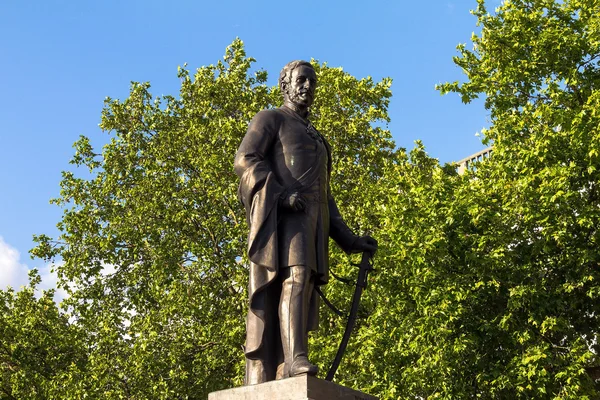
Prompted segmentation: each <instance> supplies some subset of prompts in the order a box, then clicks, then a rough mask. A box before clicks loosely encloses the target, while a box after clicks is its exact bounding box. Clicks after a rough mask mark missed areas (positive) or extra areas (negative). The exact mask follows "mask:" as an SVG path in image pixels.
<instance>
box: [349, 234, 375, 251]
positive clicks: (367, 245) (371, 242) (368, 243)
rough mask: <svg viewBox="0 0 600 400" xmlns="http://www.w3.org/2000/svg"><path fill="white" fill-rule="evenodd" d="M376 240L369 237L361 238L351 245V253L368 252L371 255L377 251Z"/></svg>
mask: <svg viewBox="0 0 600 400" xmlns="http://www.w3.org/2000/svg"><path fill="white" fill-rule="evenodd" d="M377 246H378V245H377V240H375V239H374V238H372V237H371V236H361V237H359V238H358V239H356V240H355V241H354V243H353V244H352V250H351V252H352V253H363V252H365V251H367V252H370V253H371V254H372V255H373V254H375V252H376V251H377Z"/></svg>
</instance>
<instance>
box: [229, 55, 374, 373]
mask: <svg viewBox="0 0 600 400" xmlns="http://www.w3.org/2000/svg"><path fill="white" fill-rule="evenodd" d="M279 86H280V88H281V92H282V93H283V98H284V104H283V106H282V107H280V108H277V109H270V110H263V111H261V112H259V113H258V114H257V115H256V116H255V117H254V118H253V119H252V121H251V122H250V125H249V126H248V131H247V133H246V136H245V137H244V139H243V141H242V143H241V145H240V147H239V149H238V152H237V154H236V156H235V172H236V173H237V175H238V176H239V177H240V187H239V196H240V200H241V201H242V203H243V204H244V207H245V208H246V217H247V219H248V225H249V227H250V232H249V235H248V257H249V259H250V283H249V297H250V304H249V306H250V309H249V311H248V316H247V319H246V348H245V353H246V384H247V385H253V384H257V383H262V382H266V381H270V380H273V379H282V378H287V377H291V376H297V375H301V374H309V375H316V374H317V367H316V366H315V365H313V364H311V363H310V362H309V361H308V344H307V342H308V332H309V331H311V330H315V329H317V325H318V308H319V298H318V295H317V292H316V290H315V286H318V285H324V284H326V283H327V282H328V280H329V274H328V270H329V265H328V264H329V262H328V245H329V237H331V238H333V239H334V240H335V241H336V243H337V244H338V245H339V246H340V247H341V248H342V249H343V250H344V251H346V252H348V253H350V252H363V251H370V252H374V251H375V250H376V249H377V242H376V241H375V240H374V239H373V238H371V237H369V236H362V237H359V236H356V235H354V233H352V231H351V230H350V229H349V228H348V226H347V225H346V224H345V223H344V221H343V219H342V217H341V215H340V212H339V210H338V207H337V206H336V204H335V200H334V198H333V196H332V195H331V192H330V189H329V178H330V173H331V149H330V146H329V144H328V143H327V141H326V140H325V138H324V137H323V136H322V135H321V134H320V133H319V132H318V131H317V130H316V129H315V127H314V126H313V125H312V124H311V123H310V121H309V120H308V109H309V107H310V105H311V104H312V102H313V98H314V93H315V88H316V86H317V76H316V73H315V70H314V68H313V67H312V66H311V64H310V63H308V62H306V61H292V62H290V63H288V64H287V65H286V66H285V67H284V68H283V69H282V71H281V74H280V76H279Z"/></svg>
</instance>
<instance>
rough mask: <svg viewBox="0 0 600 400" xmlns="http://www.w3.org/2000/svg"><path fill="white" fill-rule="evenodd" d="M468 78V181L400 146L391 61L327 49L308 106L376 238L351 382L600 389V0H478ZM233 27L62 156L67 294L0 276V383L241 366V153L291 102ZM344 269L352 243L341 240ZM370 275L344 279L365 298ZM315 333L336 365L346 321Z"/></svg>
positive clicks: (108, 110)
mask: <svg viewBox="0 0 600 400" xmlns="http://www.w3.org/2000/svg"><path fill="white" fill-rule="evenodd" d="M474 14H475V15H476V17H477V19H478V22H479V24H480V26H481V32H480V34H479V35H474V36H473V44H474V46H473V49H472V50H468V49H467V48H466V46H459V51H460V56H458V57H457V58H456V60H455V61H456V63H457V64H458V65H459V66H461V67H462V68H463V70H464V71H465V73H466V75H467V78H468V79H467V80H466V81H465V82H463V83H458V82H456V83H448V84H444V85H441V86H440V90H441V91H442V92H443V93H446V92H456V93H459V94H460V95H461V96H462V98H463V100H464V101H465V102H469V101H470V100H472V99H474V98H476V97H477V96H481V95H482V96H485V99H486V107H487V108H488V109H489V111H490V115H491V126H490V127H489V129H487V130H486V131H485V132H484V136H485V138H484V140H485V141H486V142H488V143H490V144H493V146H494V150H493V155H492V157H491V158H490V159H489V160H487V161H485V162H481V163H479V164H478V165H476V168H474V169H471V170H468V171H467V173H465V174H464V175H458V174H457V173H456V172H455V169H454V166H451V165H450V166H440V165H439V163H438V162H437V160H435V159H432V158H430V157H428V156H427V154H426V152H425V150H424V148H423V146H422V145H421V144H420V143H418V144H417V146H416V148H415V149H413V150H412V151H411V152H410V153H408V154H407V153H406V152H405V151H404V150H403V149H396V148H395V146H394V143H393V142H392V140H391V135H390V133H389V131H387V130H386V129H384V128H382V126H385V123H386V122H387V121H388V115H387V106H388V102H389V99H390V97H391V93H390V84H391V82H390V81H389V80H388V79H384V80H383V81H381V82H373V81H372V80H371V79H370V78H366V79H361V80H359V79H356V78H354V77H353V76H351V75H349V74H347V73H345V72H344V71H343V70H342V69H340V68H330V67H328V66H327V65H325V64H321V65H319V64H318V63H316V62H315V63H314V65H315V68H316V70H317V74H318V78H319V88H318V92H317V96H316V98H317V102H316V103H315V105H314V106H313V110H312V116H311V118H312V120H313V122H314V124H315V126H317V127H318V128H319V130H320V131H321V132H323V133H324V134H325V135H326V136H327V137H328V139H329V140H330V142H331V144H332V147H333V155H334V172H333V177H332V192H333V193H334V195H335V196H336V200H337V203H338V204H339V206H340V209H341V212H342V214H343V215H344V216H345V218H346V221H347V223H348V224H349V225H350V226H351V227H352V228H353V229H354V230H355V231H356V232H357V233H369V234H372V235H374V236H375V237H376V238H377V239H378V240H379V242H380V251H379V252H378V254H377V257H376V268H377V270H378V271H377V273H376V274H374V275H373V276H372V277H371V280H370V286H369V288H368V289H367V291H366V292H365V294H364V296H363V297H364V298H363V305H362V308H361V312H360V313H361V316H362V318H361V320H360V321H359V324H358V326H357V328H356V331H355V332H354V336H353V339H352V340H351V343H350V345H349V347H348V350H347V354H346V357H345V358H344V360H343V361H342V365H341V366H340V370H339V371H338V374H337V375H336V380H337V382H339V383H341V384H343V385H347V386H351V387H355V388H358V389H361V390H363V391H365V392H368V393H372V394H375V395H378V396H380V397H381V398H386V399H387V398H389V399H393V398H414V399H420V398H434V399H435V398H438V399H454V398H476V397H478V398H489V399H497V398H500V399H519V398H523V399H524V398H557V399H575V398H576V399H584V398H588V399H594V398H599V397H600V389H599V387H598V385H597V384H596V383H595V381H594V379H595V378H597V377H599V376H600V373H599V371H600V360H598V357H597V354H598V350H599V348H598V343H597V339H598V330H599V326H600V321H599V320H598V319H599V318H600V315H599V311H600V309H599V307H600V300H599V299H600V285H599V283H598V280H599V279H600V270H599V266H600V252H599V251H598V248H599V246H598V244H599V243H598V242H599V241H600V233H599V232H598V229H597V227H598V226H600V198H599V196H598V188H597V182H598V181H599V179H598V178H599V176H598V174H600V172H599V171H598V169H599V167H600V166H599V161H598V154H599V151H600V131H599V129H600V111H598V110H600V91H599V90H598V85H599V84H600V67H599V65H598V61H599V60H600V21H599V18H600V9H599V2H598V1H594V0H587V1H583V0H578V1H577V0H564V1H553V0H536V1H533V0H532V1H523V0H507V1H505V2H504V3H503V5H502V6H500V7H499V8H498V9H497V10H496V12H495V13H494V14H493V15H492V14H489V13H488V12H487V10H486V8H485V5H484V2H483V1H481V0H480V1H479V4H478V7H477V9H476V10H475V11H474ZM253 61H254V60H252V59H251V58H249V57H247V56H246V55H245V52H244V48H243V45H242V43H241V41H239V40H236V41H234V43H233V44H232V45H231V46H230V47H229V48H228V49H227V51H226V54H225V57H224V60H223V61H220V62H218V63H217V64H215V65H211V66H208V67H202V68H200V69H198V70H197V71H196V73H195V74H193V76H191V75H190V73H189V72H188V71H187V70H186V69H185V68H182V69H180V71H179V78H180V80H181V91H180V94H179V96H178V97H177V98H176V97H172V96H163V97H161V98H153V97H152V95H151V94H150V92H149V90H150V86H149V85H148V84H139V83H134V84H132V87H131V93H130V95H129V97H128V98H127V99H125V100H123V101H121V100H114V99H107V101H106V106H105V108H104V110H103V115H102V123H101V127H102V128H103V129H104V130H105V131H106V132H108V133H109V134H110V135H111V141H110V143H109V144H108V145H106V146H105V147H104V148H103V149H102V151H101V153H98V152H97V151H96V150H94V148H93V147H92V146H91V144H90V141H89V140H88V139H87V138H85V137H82V138H81V139H80V140H79V141H78V142H77V143H76V145H75V148H76V153H75V156H74V158H73V163H74V164H75V165H77V166H79V167H83V168H87V169H88V170H89V174H88V173H87V172H86V173H85V174H82V175H84V177H80V176H76V175H75V174H73V173H65V175H64V178H63V181H62V183H61V187H62V191H61V196H60V198H58V199H56V200H55V202H56V203H57V204H58V205H60V206H62V207H63V208H64V216H63V218H62V220H61V222H60V223H59V228H60V229H61V232H62V234H61V236H60V238H57V239H52V238H49V237H47V236H44V235H41V236H39V237H38V238H37V239H38V242H39V246H38V247H37V248H36V249H34V250H33V253H34V254H35V255H36V256H39V257H41V258H43V259H45V260H54V259H57V260H58V259H60V260H62V262H61V263H58V264H57V265H56V269H57V271H58V273H59V277H60V279H61V282H62V287H63V288H64V289H65V290H67V291H68V292H69V294H70V295H69V297H68V298H67V299H66V300H65V301H64V302H63V304H62V308H61V309H58V308H56V306H55V305H54V303H53V302H52V300H51V298H52V294H51V293H45V294H43V295H42V297H41V298H39V299H38V298H36V297H35V296H34V290H35V285H36V284H37V282H38V279H39V278H37V277H36V276H35V275H33V276H32V287H30V288H28V289H26V290H24V291H21V292H14V291H12V290H8V291H3V292H1V299H2V302H1V303H0V307H2V314H1V316H0V332H1V333H2V335H0V344H1V346H0V362H1V368H2V382H0V384H1V385H2V386H1V388H0V398H7V399H11V398H40V399H42V398H83V397H84V396H85V397H87V398H94V399H95V398H98V399H105V398H127V399H149V398H152V399H155V398H156V399H172V398H182V399H183V398H189V399H203V398H206V395H207V393H208V392H210V391H213V390H216V389H222V388H227V387H231V386H235V385H239V384H241V377H242V376H243V352H242V348H241V345H242V343H243V334H244V315H245V312H246V282H247V260H246V258H245V235H246V230H247V226H246V222H245V220H244V214H243V211H242V209H241V206H240V205H239V203H238V202H237V199H236V190H237V177H236V176H235V174H234V173H233V170H232V158H233V155H234V154H235V151H236V149H237V146H238V145H239V143H240V141H241V138H242V136H243V135H244V132H245V130H246V127H247V124H248V121H249V120H250V119H251V118H252V116H253V115H254V114H255V113H257V112H258V111H259V110H261V109H264V108H267V107H274V106H278V105H279V104H280V94H279V91H278V89H277V88H272V87H269V86H267V85H266V78H267V75H266V73H265V72H264V71H261V70H258V71H254V70H253V69H252V62H253ZM332 249H333V251H332V254H331V259H332V262H331V264H332V268H333V269H334V271H335V272H336V273H338V274H340V275H346V276H354V275H355V273H356V270H355V268H354V267H353V266H352V265H351V262H352V261H356V260H355V259H354V258H352V257H349V256H347V255H345V254H343V253H342V252H341V251H339V250H338V249H336V248H335V246H332ZM352 290H353V288H352V287H348V286H345V285H343V284H342V283H339V282H334V283H331V284H330V285H328V287H327V288H326V293H327V295H328V297H330V298H331V300H332V301H334V302H335V303H336V304H338V305H340V306H342V307H343V306H348V303H349V299H350V297H351V293H352ZM321 311H322V313H321V315H322V318H321V328H320V330H319V331H318V332H317V333H316V334H314V335H313V336H312V337H311V354H312V359H313V360H314V361H315V362H317V363H318V364H319V365H320V367H321V369H322V370H326V369H327V368H328V366H329V363H330V362H331V360H332V359H333V356H334V354H335V351H336V348H337V344H338V343H339V341H340V338H341V335H342V333H343V328H344V321H343V320H341V319H339V318H338V317H337V316H335V315H334V314H333V313H331V312H330V311H329V310H327V309H326V308H323V309H322V310H321Z"/></svg>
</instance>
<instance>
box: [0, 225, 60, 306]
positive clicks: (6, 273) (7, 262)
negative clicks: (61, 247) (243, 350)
mask: <svg viewBox="0 0 600 400" xmlns="http://www.w3.org/2000/svg"><path fill="white" fill-rule="evenodd" d="M58 265H60V264H45V265H43V266H42V267H39V268H38V273H39V274H40V277H41V278H42V283H41V284H40V285H39V287H38V289H39V290H40V291H41V290H47V289H56V283H57V281H58V277H57V275H56V272H54V271H52V269H53V268H55V267H56V266H58ZM28 273H29V267H28V266H27V265H26V264H23V263H22V262H21V254H20V253H19V251H18V250H17V249H15V248H14V247H12V246H11V245H10V244H8V243H6V242H5V241H4V238H3V237H2V236H0V289H2V290H4V289H6V288H7V286H11V287H12V288H13V289H15V290H19V289H20V288H21V287H22V286H27V284H28V283H29V277H28ZM38 294H39V293H38ZM65 297H67V293H66V292H65V291H64V290H62V289H56V292H55V293H54V300H55V301H56V302H57V303H59V302H60V301H61V300H63V299H64V298H65Z"/></svg>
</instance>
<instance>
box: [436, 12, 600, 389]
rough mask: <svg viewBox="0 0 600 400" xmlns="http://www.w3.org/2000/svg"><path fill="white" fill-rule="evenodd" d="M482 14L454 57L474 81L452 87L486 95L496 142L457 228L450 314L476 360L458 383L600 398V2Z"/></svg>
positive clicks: (456, 213)
mask: <svg viewBox="0 0 600 400" xmlns="http://www.w3.org/2000/svg"><path fill="white" fill-rule="evenodd" d="M474 14H475V16H476V17H477V19H478V24H479V25H480V26H481V32H480V34H478V35H474V36H473V38H472V40H473V49H472V50H467V49H466V47H465V46H459V50H460V56H459V57H456V59H455V62H456V63H457V65H459V66H460V67H462V68H463V70H464V71H465V73H466V75H467V78H468V79H467V81H466V82H464V83H458V82H455V83H451V84H445V85H441V87H440V89H441V91H442V92H443V93H446V92H456V93H458V94H460V95H461V97H462V99H463V101H465V102H469V101H471V100H472V99H474V98H476V97H477V96H480V95H483V96H485V106H486V108H487V109H488V110H489V111H490V117H491V126H490V127H489V129H487V130H485V131H484V135H485V138H484V140H485V142H486V143H493V146H494V149H493V155H492V157H491V159H490V160H489V161H488V162H484V163H480V165H478V166H477V169H476V170H475V171H471V172H470V173H469V174H467V175H466V177H465V178H464V180H463V182H462V184H461V185H460V186H459V187H457V188H456V190H455V191H454V192H453V200H452V202H451V203H449V206H450V208H449V209H448V214H447V217H448V221H447V224H446V225H445V226H446V227H447V228H450V230H449V231H448V234H449V237H448V238H447V240H446V243H445V244H446V245H447V252H448V256H450V257H455V256H456V257H457V258H458V261H459V262H457V263H455V262H454V261H453V262H452V264H454V265H455V269H454V271H452V272H453V273H454V274H455V277H454V278H453V280H454V281H455V283H456V287H457V290H455V291H453V292H456V293H462V294H464V297H462V298H460V299H459V298H456V299H455V300H454V301H453V304H455V306H456V307H457V310H456V311H455V312H453V313H452V314H451V315H449V316H448V319H447V322H448V323H451V337H452V338H453V344H454V346H458V347H457V348H456V349H455V352H456V354H457V356H458V357H459V358H460V359H461V360H463V364H464V366H463V368H462V371H463V372H461V373H459V374H457V377H456V378H455V382H456V383H455V384H454V385H453V387H454V389H458V388H460V387H461V386H464V388H465V390H466V392H465V396H466V394H468V395H469V397H474V396H477V395H483V396H484V397H489V398H560V399H566V398H573V399H575V398H577V399H583V398H599V396H600V392H599V387H598V385H597V384H595V383H594V380H595V379H596V378H598V377H600V376H599V374H598V371H599V369H600V368H599V366H600V360H599V359H598V350H599V347H598V332H599V327H600V324H599V323H600V320H599V318H600V314H599V311H600V308H599V307H600V298H599V294H600V292H599V290H600V285H599V279H600V269H599V268H598V267H599V265H600V264H599V262H600V252H599V251H598V248H599V247H598V244H599V241H600V232H599V231H598V226H600V199H599V197H598V187H597V184H598V181H599V175H598V174H599V172H598V169H599V167H600V165H599V161H598V151H599V150H600V148H599V146H600V131H599V127H600V125H599V124H600V113H599V112H598V110H599V105H600V103H599V100H600V90H599V85H600V66H599V61H600V2H598V1H595V0H583V1H578V0H565V1H555V0H534V1H524V0H509V1H505V2H503V4H502V5H501V6H500V7H499V8H497V9H496V12H495V13H494V14H493V15H492V14H489V13H488V12H487V10H486V8H485V5H484V1H482V0H479V1H478V7H477V9H476V10H475V11H474ZM448 272H451V271H448ZM447 359H450V354H448V357H447ZM453 365H454V366H455V368H456V367H458V365H457V363H453ZM442 397H447V395H446V394H444V396H442Z"/></svg>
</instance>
